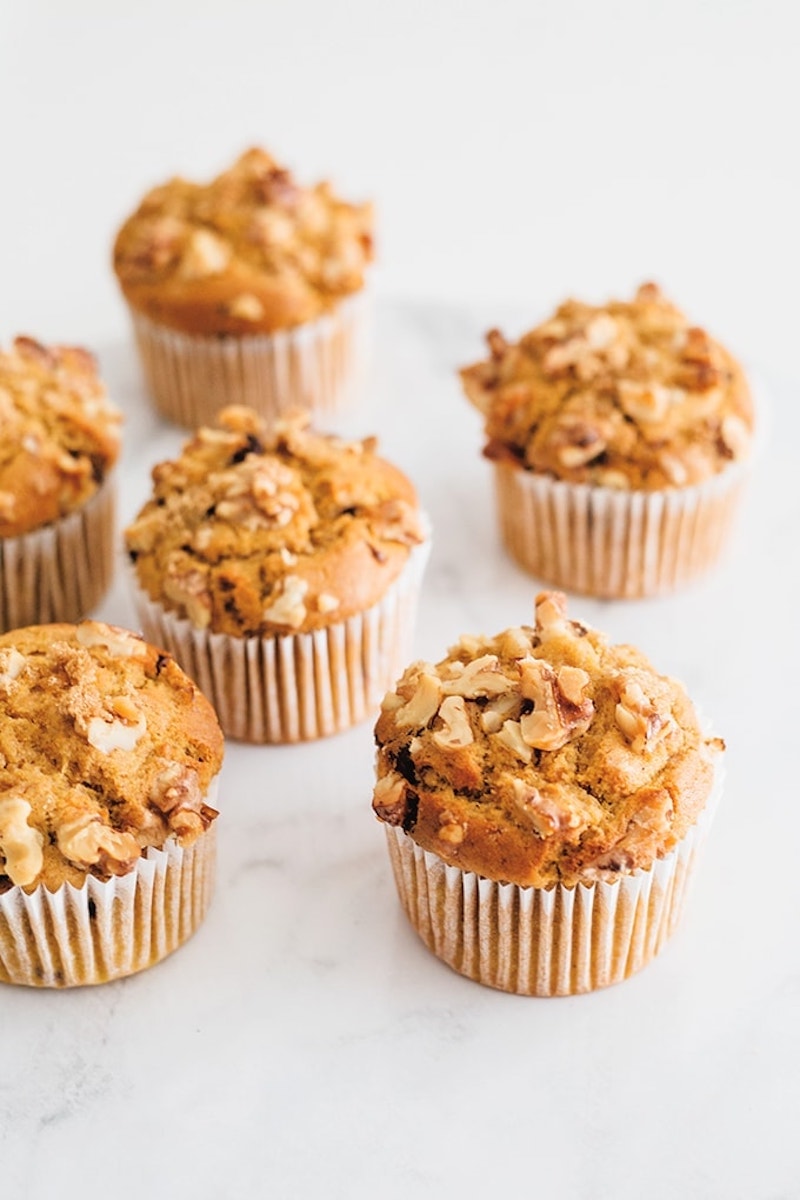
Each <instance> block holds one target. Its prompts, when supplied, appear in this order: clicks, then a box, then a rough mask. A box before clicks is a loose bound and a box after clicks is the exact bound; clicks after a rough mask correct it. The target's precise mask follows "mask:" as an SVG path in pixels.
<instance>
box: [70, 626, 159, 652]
mask: <svg viewBox="0 0 800 1200" xmlns="http://www.w3.org/2000/svg"><path fill="white" fill-rule="evenodd" d="M75 637H76V639H77V640H78V642H79V643H80V645H81V646H85V647H87V649H88V648H90V647H92V646H102V647H103V649H104V650H107V651H108V653H109V654H110V655H111V656H112V658H140V657H141V656H142V655H143V653H144V651H145V643H144V642H143V641H142V639H141V638H140V637H137V636H136V634H135V633H128V631H127V630H125V629H117V627H116V626H115V625H101V624H99V623H98V622H97V621H82V622H81V623H80V625H78V626H77V629H76V632H75Z"/></svg>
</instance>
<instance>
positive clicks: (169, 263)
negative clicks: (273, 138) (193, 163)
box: [114, 148, 373, 428]
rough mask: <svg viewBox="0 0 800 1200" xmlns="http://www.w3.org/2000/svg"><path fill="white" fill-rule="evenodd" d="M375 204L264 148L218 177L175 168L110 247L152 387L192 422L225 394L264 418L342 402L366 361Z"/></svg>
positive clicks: (163, 403)
mask: <svg viewBox="0 0 800 1200" xmlns="http://www.w3.org/2000/svg"><path fill="white" fill-rule="evenodd" d="M372 224H373V220H372V209H371V207H370V205H369V204H359V205H354V204H348V203H346V202H345V201H343V200H340V199H339V198H338V197H337V196H336V195H335V193H334V192H333V190H332V188H331V186H330V184H328V183H319V184H317V185H316V186H314V187H311V188H304V187H301V186H300V185H299V184H298V183H297V182H296V181H295V180H294V178H293V177H292V175H291V173H290V172H289V171H288V170H286V169H285V168H284V167H281V166H279V165H278V163H277V162H276V161H275V159H274V158H272V156H271V155H269V154H268V153H267V152H266V151H265V150H261V149H258V148H255V149H251V150H248V151H247V152H246V153H245V154H242V155H241V157H240V158H238V159H237V160H236V162H235V163H234V164H233V165H232V166H231V167H230V168H229V169H228V170H226V171H223V172H222V174H221V175H219V176H218V177H217V178H216V179H214V180H212V182H211V183H209V184H196V183H190V182H188V181H187V180H185V179H180V178H176V179H171V180H170V181H169V182H167V183H165V184H163V185H162V186H160V187H156V188H154V189H153V190H152V191H150V192H148V194H147V195H146V196H145V197H144V199H143V200H142V202H141V204H140V205H139V207H138V208H137V210H136V211H135V212H134V213H133V214H132V215H131V216H130V217H129V218H128V219H127V220H126V221H125V223H124V224H123V226H122V228H121V229H120V231H119V233H118V235H117V238H116V242H115V245H114V269H115V272H116V275H117V279H118V281H119V284H120V287H121V288H122V292H123V294H124V296H125V299H126V301H127V302H128V305H129V307H130V311H131V315H132V318H133V324H134V330H135V333H136V338H137V341H138V345H139V350H140V353H141V358H142V364H143V367H144V371H145V376H146V379H147V383H148V387H149V388H150V391H151V392H152V395H153V398H154V400H155V402H156V404H157V405H158V407H159V409H160V410H161V412H162V413H163V414H164V415H165V416H167V417H169V418H170V419H171V420H174V421H177V422H178V423H179V424H183V425H186V426H189V427H192V428H193V427H194V426H196V425H198V424H201V423H202V422H207V421H211V420H212V419H213V417H214V414H215V413H216V412H217V410H218V409H219V408H220V407H221V406H222V405H224V404H227V403H234V402H236V403H239V402H240V403H244V404H249V405H252V406H253V407H254V408H256V409H258V410H259V411H260V412H262V413H263V414H264V415H266V416H275V415H276V414H277V413H278V412H281V411H283V410H285V409H287V408H291V407H294V406H296V405H302V406H303V407H306V408H309V409H321V410H323V411H330V410H334V409H337V408H339V407H340V406H341V405H343V404H344V403H346V402H347V400H348V399H349V397H350V394H351V393H352V392H353V390H354V388H355V386H356V384H357V382H358V378H357V377H358V374H359V370H360V366H361V361H362V359H363V351H364V347H363V345H362V343H363V341H364V336H365V334H364V303H363V292H364V285H365V274H366V270H367V267H368V265H369V263H370V261H371V259H372Z"/></svg>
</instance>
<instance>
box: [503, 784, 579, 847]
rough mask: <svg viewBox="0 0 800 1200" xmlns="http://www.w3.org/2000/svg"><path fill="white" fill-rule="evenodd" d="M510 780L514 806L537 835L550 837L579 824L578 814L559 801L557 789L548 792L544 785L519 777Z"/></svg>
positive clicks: (575, 827) (577, 826)
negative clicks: (534, 783) (538, 785)
mask: <svg viewBox="0 0 800 1200" xmlns="http://www.w3.org/2000/svg"><path fill="white" fill-rule="evenodd" d="M510 782H511V791H512V796H513V801H514V807H515V808H516V810H517V812H518V813H519V814H520V815H521V816H523V817H524V818H525V819H526V820H527V821H529V822H530V824H531V825H532V826H533V828H534V829H535V831H536V833H538V835H539V837H552V835H553V834H554V833H561V832H564V831H565V830H569V829H577V828H579V827H580V826H581V824H582V822H581V820H580V817H579V816H578V814H577V813H576V812H573V811H571V810H570V809H569V808H568V807H566V806H565V805H564V804H563V803H560V802H559V793H558V790H557V789H553V790H552V792H548V791H547V790H546V789H545V788H544V787H542V788H536V787H533V786H532V785H531V784H529V783H526V782H525V780H523V779H519V778H513V779H511V781H510Z"/></svg>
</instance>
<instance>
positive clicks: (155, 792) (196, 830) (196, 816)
mask: <svg viewBox="0 0 800 1200" xmlns="http://www.w3.org/2000/svg"><path fill="white" fill-rule="evenodd" d="M150 803H151V804H152V805H154V806H155V807H156V808H157V809H158V810H159V812H161V813H163V814H164V815H165V816H166V818H167V823H168V824H169V827H170V829H171V830H172V831H173V833H175V834H176V835H177V838H178V840H179V841H184V840H186V839H189V838H194V837H196V836H197V835H198V834H200V833H202V832H203V830H205V829H207V828H208V826H209V824H210V822H211V817H210V814H211V812H213V810H212V809H210V808H209V807H208V806H207V805H206V804H205V800H204V797H203V792H202V789H201V787H200V777H199V776H198V774H197V772H196V771H195V770H193V769H192V768H191V767H186V766H182V765H181V764H180V763H167V765H166V766H165V767H164V769H163V770H162V771H160V772H159V774H158V775H157V776H156V778H155V779H154V781H153V784H152V786H151V788H150Z"/></svg>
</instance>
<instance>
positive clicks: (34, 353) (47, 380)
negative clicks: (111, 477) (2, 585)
mask: <svg viewBox="0 0 800 1200" xmlns="http://www.w3.org/2000/svg"><path fill="white" fill-rule="evenodd" d="M120 420H121V418H120V414H119V412H118V411H117V409H116V408H114V406H113V405H112V404H111V403H110V401H109V400H108V398H107V396H106V390H105V387H104V386H103V384H102V382H101V380H100V379H99V377H98V374H97V364H96V363H95V360H94V358H93V356H92V355H91V354H90V353H89V351H88V350H83V349H80V348H79V347H76V346H43V345H41V344H40V343H39V342H37V341H34V339H33V338H29V337H18V338H15V340H14V342H13V343H12V345H11V347H10V349H8V350H3V351H0V433H2V437H0V537H3V538H6V537H16V536H18V535H19V534H23V533H28V532H29V531H30V530H32V529H38V528H40V527H41V526H42V525H47V524H49V523H51V522H52V521H55V520H57V519H58V518H59V517H63V516H66V515H67V514H68V513H71V512H74V511H75V509H78V508H80V507H82V505H84V504H85V503H86V501H87V500H88V499H89V498H90V497H91V496H93V495H94V493H95V492H96V491H97V489H98V487H99V486H100V484H101V483H102V482H103V480H104V479H105V477H106V475H107V474H108V472H109V471H110V469H111V467H112V466H113V465H114V463H115V462H116V460H117V456H118V454H119V427H120Z"/></svg>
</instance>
